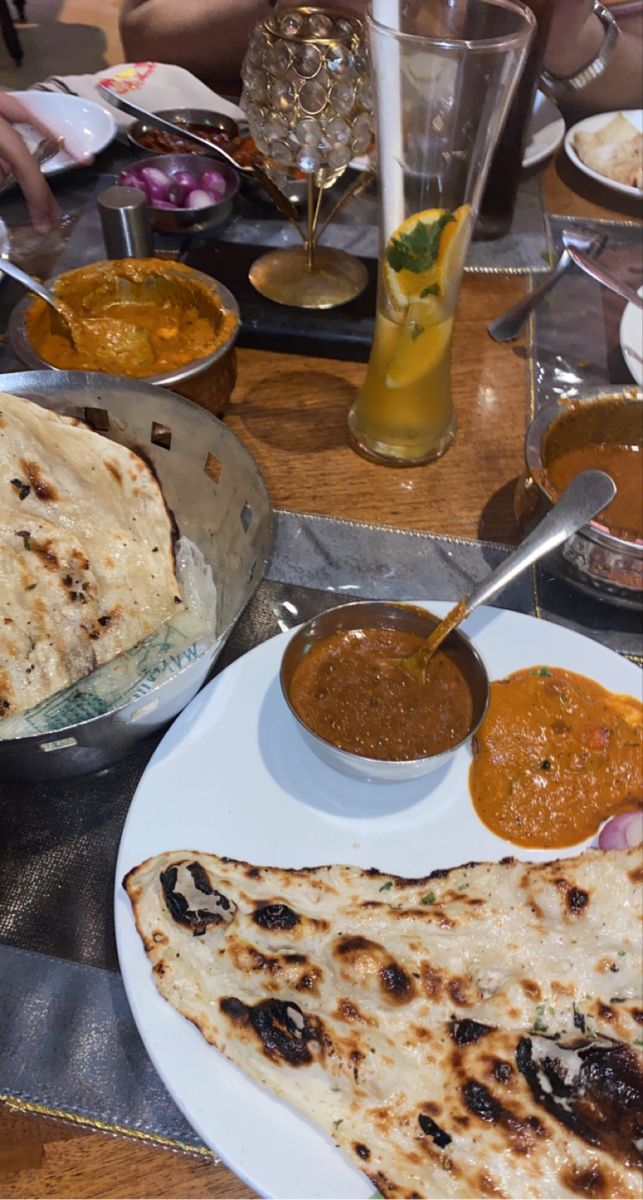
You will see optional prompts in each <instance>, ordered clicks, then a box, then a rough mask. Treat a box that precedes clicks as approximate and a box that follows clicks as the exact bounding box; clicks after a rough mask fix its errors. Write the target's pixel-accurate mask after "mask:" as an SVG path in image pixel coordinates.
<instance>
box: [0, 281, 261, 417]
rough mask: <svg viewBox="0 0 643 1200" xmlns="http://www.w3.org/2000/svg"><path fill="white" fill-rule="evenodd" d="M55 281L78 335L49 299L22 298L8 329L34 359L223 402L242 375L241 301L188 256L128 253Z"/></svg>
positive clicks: (214, 408)
mask: <svg viewBox="0 0 643 1200" xmlns="http://www.w3.org/2000/svg"><path fill="white" fill-rule="evenodd" d="M48 285H49V287H50V288H51V290H52V291H53V292H54V293H55V295H56V296H57V297H58V298H59V299H60V300H61V302H62V303H63V304H64V305H65V306H66V307H67V310H68V311H70V312H71V313H72V314H73V318H74V321H73V331H74V332H73V336H72V334H70V332H69V328H68V327H67V326H66V325H65V324H64V323H63V322H62V321H61V320H60V319H59V317H58V315H57V313H56V312H55V311H54V309H52V308H51V306H50V305H48V304H45V302H44V301H43V300H40V299H32V298H27V299H25V300H23V301H22V302H21V303H20V304H18V305H16V307H15V309H14V310H13V312H12V314H11V317H10V319H9V326H8V334H9V340H10V343H11V346H12V348H13V350H14V351H15V353H16V354H17V355H18V357H19V358H20V359H22V361H23V362H24V363H25V364H26V365H27V366H29V367H35V368H42V367H53V368H55V369H57V370H59V371H102V372H105V373H107V374H110V375H120V376H123V375H124V376H127V377H129V378H132V379H141V380H144V381H145V382H146V383H154V384H159V385H161V386H164V387H171V388H172V389H173V391H175V392H179V393H180V394H181V395H183V396H187V397H188V399H190V400H194V401H196V403H197V404H200V405H202V407H204V408H208V409H209V410H210V411H211V412H214V413H216V414H217V415H220V414H221V412H222V411H223V410H224V408H225V405H226V403H227V400H228V398H229V396H230V393H231V391H232V388H233V387H234V383H235V379H236V359H235V352H234V341H235V338H236V336H237V332H238V328H239V308H238V305H237V302H236V300H235V298H234V296H233V295H232V293H231V292H229V291H228V289H227V288H225V287H223V285H222V284H220V283H218V282H217V281H216V280H214V279H211V278H210V276H208V275H204V274H202V273H201V272H200V271H195V270H193V269H192V268H191V267H186V266H184V264H183V263H174V262H165V261H163V260H162V259H156V258H141V259H136V258H126V259H115V260H112V261H105V262H96V263H91V264H90V265H88V266H84V267H79V268H77V269H76V270H74V271H66V272H65V273H64V274H62V275H59V276H57V277H56V278H54V279H53V280H50V281H48ZM77 330H78V331H80V334H81V335H82V336H77Z"/></svg>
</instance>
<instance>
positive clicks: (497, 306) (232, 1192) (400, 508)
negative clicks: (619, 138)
mask: <svg viewBox="0 0 643 1200" xmlns="http://www.w3.org/2000/svg"><path fill="white" fill-rule="evenodd" d="M544 181H545V189H546V196H547V204H548V209H549V211H550V212H551V213H560V214H562V215H565V216H569V215H573V216H578V217H597V218H608V219H634V220H636V219H638V218H639V217H640V215H641V213H640V208H639V209H638V210H637V207H636V204H635V202H634V203H633V202H631V201H630V200H628V198H627V197H623V196H620V195H619V194H618V193H616V192H612V191H610V190H608V189H605V188H603V187H601V186H600V185H599V184H595V183H594V182H593V181H592V180H590V179H588V178H587V177H586V176H584V175H582V174H581V173H580V172H579V171H577V170H576V169H575V168H574V167H573V166H572V164H570V163H569V161H568V160H567V159H566V157H565V155H564V154H563V153H562V152H561V153H560V154H559V155H558V156H557V157H556V159H555V160H554V161H553V162H551V163H549V165H548V166H547V168H546V170H545V173H544ZM524 288H525V281H524V279H522V278H521V277H517V276H513V277H509V276H467V277H465V280H464V283H463V287H462V294H461V302H460V305H459V310H458V315H457V319H456V325H455V332H454V348H453V390H454V399H455V404H456V407H457V410H458V420H459V430H458V434H457V437H456V441H455V443H454V445H453V446H452V447H451V449H450V450H449V451H448V453H447V454H446V455H445V457H444V458H443V459H441V460H440V461H439V462H436V463H433V464H430V465H429V466H425V467H419V468H413V469H392V468H387V467H379V466H375V465H373V464H371V463H368V462H366V461H365V460H363V459H361V458H360V457H359V456H358V455H356V454H355V453H353V451H352V450H350V449H349V448H348V446H347V443H346V414H347V411H348V408H349V405H350V402H351V399H352V397H353V395H354V392H355V389H356V388H357V387H358V386H359V383H360V381H361V379H362V378H363V375H364V370H365V368H364V365H363V364H356V363H349V362H339V361H335V360H332V359H319V358H317V359H316V358H304V357H301V356H298V355H286V354H269V353H264V352H259V351H253V350H242V351H241V352H240V354H239V380H238V384H237V388H236V391H235V394H234V398H233V402H232V405H231V408H230V412H229V415H228V417H227V418H226V420H227V423H228V424H229V425H230V428H231V429H233V430H234V432H235V433H236V434H238V436H239V437H240V438H241V439H242V440H243V441H244V442H245V443H246V445H247V446H248V448H249V449H250V451H251V452H252V454H253V455H254V456H255V458H256V460H257V462H258V463H259V465H260V467H261V469H262V471H263V473H264V476H265V479H266V482H267V485H268V489H269V492H270V495H271V499H272V502H273V504H274V505H275V507H277V508H288V509H293V510H296V511H300V512H313V513H323V514H325V515H328V516H333V517H345V518H346V517H348V518H352V519H355V520H360V521H368V522H376V523H380V524H386V525H394V526H399V527H404V528H407V529H421V530H425V531H430V532H440V533H448V534H452V535H457V536H462V537H470V538H478V537H480V538H489V539H491V540H498V541H504V542H512V541H514V540H515V538H516V528H515V524H514V520H513V515H512V495H513V487H514V482H515V479H516V477H517V476H518V474H519V472H520V470H521V468H522V461H523V459H522V448H523V438H524V433H525V427H526V417H527V412H528V398H527V390H526V389H527V373H526V367H527V364H526V350H525V344H524V341H518V342H515V343H513V344H511V345H505V346H497V345H496V344H495V343H494V342H492V341H491V339H490V338H489V337H488V335H487V333H486V330H485V326H486V324H487V322H488V321H489V320H490V319H491V318H492V317H493V316H496V315H498V314H499V313H500V312H502V311H503V309H504V308H506V307H507V306H508V305H509V304H510V303H512V302H513V301H515V300H516V299H518V298H519V297H520V296H521V295H522V294H523V292H524ZM0 1194H1V1195H2V1196H3V1197H6V1198H7V1200H9V1198H13V1197H79V1198H80V1197H137V1198H139V1197H140V1198H141V1200H143V1198H146V1197H157V1196H158V1197H191V1196H201V1197H250V1196H254V1194H255V1193H254V1192H252V1191H251V1190H249V1189H248V1188H247V1187H245V1186H244V1185H243V1184H242V1183H240V1182H239V1180H238V1179H237V1178H236V1177H235V1176H234V1175H233V1174H232V1173H231V1172H230V1171H228V1170H227V1168H225V1167H224V1166H222V1165H217V1164H214V1163H213V1162H211V1161H209V1160H203V1159H199V1158H198V1157H188V1156H185V1155H181V1154H174V1153H171V1152H169V1151H167V1150H165V1149H159V1148H156V1147H154V1146H150V1145H145V1144H142V1143H140V1142H135V1141H129V1140H127V1139H125V1138H120V1137H117V1138H114V1137H109V1136H106V1135H105V1134H101V1133H95V1132H88V1131H85V1130H83V1129H80V1128H79V1127H78V1126H73V1125H66V1124H63V1123H62V1122H60V1121H55V1120H47V1119H43V1118H42V1117H40V1116H34V1115H28V1116H27V1115H24V1114H23V1113H20V1112H16V1111H12V1110H11V1109H10V1108H9V1107H7V1106H1V1105H0Z"/></svg>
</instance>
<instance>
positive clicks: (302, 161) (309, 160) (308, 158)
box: [295, 146, 321, 175]
mask: <svg viewBox="0 0 643 1200" xmlns="http://www.w3.org/2000/svg"><path fill="white" fill-rule="evenodd" d="M295 161H296V163H297V166H298V167H299V170H300V171H305V172H306V174H307V175H311V174H312V172H313V171H316V170H317V169H318V167H319V165H320V162H321V159H320V157H319V154H318V153H317V151H316V150H314V149H313V148H312V146H305V147H304V149H303V150H300V151H299V153H298V155H297V158H296V160H295Z"/></svg>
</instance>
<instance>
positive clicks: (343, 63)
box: [241, 7, 373, 308]
mask: <svg viewBox="0 0 643 1200" xmlns="http://www.w3.org/2000/svg"><path fill="white" fill-rule="evenodd" d="M242 79H243V92H242V97H241V104H242V106H243V108H244V109H245V112H246V116H247V118H248V124H249V126H250V133H251V135H252V137H253V138H254V141H255V145H256V146H257V149H258V151H259V153H260V154H261V155H262V156H263V159H264V169H266V170H267V172H268V173H269V174H270V175H271V176H272V178H273V181H275V180H278V178H279V172H284V173H286V174H289V175H290V174H292V173H294V172H299V173H301V175H303V176H305V177H306V178H307V181H308V187H307V203H306V224H305V228H303V227H302V225H301V224H300V223H299V222H298V221H297V220H296V213H294V214H293V218H291V219H293V223H295V224H297V228H298V229H299V232H300V234H301V236H302V239H303V246H296V247H293V248H289V249H283V250H272V251H270V252H269V253H267V254H264V255H262V256H261V257H260V258H258V259H257V260H256V262H254V263H253V265H252V267H251V269H250V281H251V283H252V284H253V286H254V287H255V288H256V289H257V291H259V292H261V293H262V294H263V295H264V296H268V297H269V299H271V300H276V301H277V302H278V303H279V304H290V305H295V306H297V307H299V308H332V307H333V306H334V305H336V304H345V303H346V301H348V300H352V299H353V298H354V297H355V296H357V295H359V293H360V292H361V291H362V290H363V288H364V287H365V286H366V282H367V274H366V270H365V268H364V266H363V264H362V263H361V262H360V261H359V259H357V258H355V257H354V256H353V255H351V254H346V253H345V252H344V251H343V250H335V249H332V248H331V247H329V246H320V245H319V244H318V236H319V232H320V224H319V214H320V208H321V201H322V197H323V194H324V190H325V189H326V188H328V187H330V186H331V184H333V183H334V182H335V180H336V179H338V178H339V176H340V175H342V174H343V173H344V171H345V170H346V167H347V166H348V164H349V162H350V160H351V159H352V158H353V157H354V156H355V155H358V154H363V153H364V152H365V151H366V150H367V149H368V147H369V145H370V142H371V137H372V125H373V95H372V87H371V78H370V68H369V59H368V50H367V44H366V36H365V31H364V27H363V25H362V22H361V21H360V20H359V18H357V17H355V16H353V15H352V14H350V13H342V12H339V11H337V10H335V11H330V10H328V11H327V10H326V9H323V8H308V7H305V8H289V9H285V10H283V11H281V12H278V13H273V14H272V15H271V16H269V17H268V18H267V19H266V20H264V21H262V22H260V23H259V24H258V25H257V26H256V27H255V29H254V30H253V33H252V35H251V38H250V42H249V44H248V50H247V53H246V57H245V60H244V64H243V68H242ZM286 204H287V202H286ZM338 206H339V205H337V206H336V207H338Z"/></svg>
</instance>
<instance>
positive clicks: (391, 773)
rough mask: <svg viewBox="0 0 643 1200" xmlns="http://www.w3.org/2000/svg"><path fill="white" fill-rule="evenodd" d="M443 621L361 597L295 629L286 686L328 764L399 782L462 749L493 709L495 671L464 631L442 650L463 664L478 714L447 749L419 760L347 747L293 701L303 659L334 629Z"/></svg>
mask: <svg viewBox="0 0 643 1200" xmlns="http://www.w3.org/2000/svg"><path fill="white" fill-rule="evenodd" d="M439 620H440V618H439V617H436V616H434V614H433V613H430V612H426V611H424V610H423V609H421V608H416V607H415V606H413V605H409V604H395V603H393V602H392V601H387V600H361V601H356V602H355V603H354V604H341V605H339V606H338V607H337V608H329V609H327V610H326V612H322V613H319V614H318V616H316V617H313V618H312V620H310V621H307V622H306V624H305V625H301V626H300V628H299V629H298V630H296V631H295V633H294V635H293V637H292V638H291V639H290V641H289V642H288V645H287V646H286V649H285V651H284V654H283V657H282V660H281V671H280V675H279V678H280V683H281V688H282V692H283V695H284V698H285V701H286V703H287V705H288V707H289V709H290V711H291V713H292V714H293V717H294V718H295V721H296V723H297V727H298V729H299V731H300V733H301V734H302V736H303V738H304V740H305V741H306V743H307V745H308V746H309V747H310V749H311V750H312V751H313V752H314V753H315V754H316V755H317V757H318V758H320V759H321V760H322V762H325V763H326V764H327V766H329V767H334V768H335V769H336V770H338V771H341V772H342V774H344V775H349V776H351V777H352V778H358V779H362V780H369V781H371V782H373V783H398V782H401V781H402V780H405V779H417V777H418V776H419V775H428V774H430V773H431V772H432V771H437V770H439V769H440V768H441V767H444V766H446V764H447V763H448V762H449V761H450V760H451V759H452V758H453V756H454V755H455V754H457V752H458V750H460V749H461V748H462V747H463V746H464V745H466V743H467V742H468V741H469V740H470V739H471V738H472V737H473V735H474V734H475V732H476V730H477V729H478V727H479V725H480V723H481V721H482V719H483V717H484V715H485V713H486V711H487V705H488V703H489V676H488V674H487V669H486V667H485V665H484V662H483V661H482V658H481V657H480V655H479V654H478V651H477V650H476V649H475V647H474V646H473V644H472V643H471V642H470V641H469V638H468V637H466V636H465V634H463V633H460V632H459V631H458V630H456V631H454V632H453V633H451V634H450V635H449V637H448V638H447V640H446V641H445V642H444V643H443V645H442V647H441V649H442V650H444V651H445V653H446V654H448V655H449V657H450V658H452V659H453V661H454V662H455V663H457V665H458V666H459V667H460V670H461V671H462V673H463V675H464V677H465V679H466V680H467V683H468V685H469V688H470V691H471V696H472V699H473V717H472V721H471V728H470V729H469V731H468V733H467V735H466V737H464V738H462V739H461V740H460V741H459V742H458V743H457V744H456V745H455V746H451V747H450V748H449V749H448V750H445V751H443V752H442V753H441V754H433V755H430V756H427V757H425V758H414V759H379V758H367V757H366V756H364V755H361V754H354V753H353V752H351V751H349V750H341V749H340V748H339V747H338V746H335V745H334V744H333V743H332V742H329V741H326V739H325V738H322V737H319V735H318V734H316V733H313V731H312V730H311V729H310V727H309V726H308V725H307V724H306V722H305V721H303V720H302V719H301V717H300V716H299V714H298V713H297V712H296V711H295V709H294V708H293V705H292V702H291V698H290V697H291V687H292V680H293V675H294V672H295V668H296V667H297V664H298V663H299V662H300V661H301V660H302V658H304V656H305V655H306V654H308V653H309V651H310V650H312V648H313V646H315V645H317V643H319V642H321V641H323V640H324V638H327V637H329V635H330V634H333V633H337V632H339V631H340V630H347V629H367V628H371V629H372V628H378V629H401V630H404V631H405V632H406V633H414V634H418V635H419V636H420V637H428V635H429V634H430V633H431V630H432V629H435V626H436V625H437V624H439Z"/></svg>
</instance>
